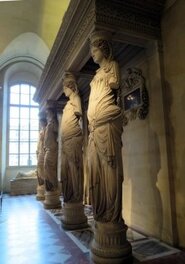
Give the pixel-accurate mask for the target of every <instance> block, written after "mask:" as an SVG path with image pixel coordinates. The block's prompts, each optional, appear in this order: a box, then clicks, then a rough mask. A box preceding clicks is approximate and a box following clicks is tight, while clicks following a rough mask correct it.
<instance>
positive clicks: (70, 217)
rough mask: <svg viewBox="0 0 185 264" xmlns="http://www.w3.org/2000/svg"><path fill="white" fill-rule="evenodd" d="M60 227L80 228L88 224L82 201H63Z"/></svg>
mask: <svg viewBox="0 0 185 264" xmlns="http://www.w3.org/2000/svg"><path fill="white" fill-rule="evenodd" d="M61 221H62V227H63V228H64V229H67V230H74V229H81V228H85V227H87V226H88V224H87V217H86V216H85V214H84V206H83V204H82V203H64V206H63V217H62V220H61Z"/></svg>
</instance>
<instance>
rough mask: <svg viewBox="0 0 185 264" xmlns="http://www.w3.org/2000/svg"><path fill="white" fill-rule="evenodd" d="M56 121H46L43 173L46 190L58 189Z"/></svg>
mask: <svg viewBox="0 0 185 264" xmlns="http://www.w3.org/2000/svg"><path fill="white" fill-rule="evenodd" d="M57 135H58V123H57V120H55V119H52V120H50V121H48V124H47V127H46V132H45V138H44V150H45V156H44V174H45V188H46V191H56V190H57V189H58V179H57V159H58V142H57Z"/></svg>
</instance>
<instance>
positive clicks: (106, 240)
mask: <svg viewBox="0 0 185 264" xmlns="http://www.w3.org/2000/svg"><path fill="white" fill-rule="evenodd" d="M126 231H127V226H126V225H125V224H124V223H120V224H118V223H115V224H114V223H100V222H95V225H94V239H93V241H92V245H91V259H92V263H97V264H98V263H101V264H130V263H132V248H131V245H130V243H129V242H128V241H127V239H126Z"/></svg>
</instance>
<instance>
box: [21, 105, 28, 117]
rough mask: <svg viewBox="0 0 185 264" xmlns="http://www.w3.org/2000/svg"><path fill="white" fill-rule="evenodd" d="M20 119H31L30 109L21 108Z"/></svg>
mask: <svg viewBox="0 0 185 264" xmlns="http://www.w3.org/2000/svg"><path fill="white" fill-rule="evenodd" d="M20 118H21V119H22V118H25V119H27V118H29V108H28V107H21V108H20Z"/></svg>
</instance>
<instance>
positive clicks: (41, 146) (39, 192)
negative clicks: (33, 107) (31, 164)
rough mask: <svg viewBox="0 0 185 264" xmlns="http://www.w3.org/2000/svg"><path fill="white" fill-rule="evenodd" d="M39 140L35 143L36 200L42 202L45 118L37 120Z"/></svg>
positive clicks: (43, 190)
mask: <svg viewBox="0 0 185 264" xmlns="http://www.w3.org/2000/svg"><path fill="white" fill-rule="evenodd" d="M39 126H40V130H39V138H38V143H37V151H36V154H37V180H38V185H37V195H36V199H37V200H44V199H45V196H44V193H45V187H44V179H45V177H44V155H45V151H44V137H45V131H46V126H47V120H46V118H45V117H40V119H39Z"/></svg>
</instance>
